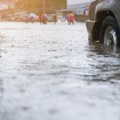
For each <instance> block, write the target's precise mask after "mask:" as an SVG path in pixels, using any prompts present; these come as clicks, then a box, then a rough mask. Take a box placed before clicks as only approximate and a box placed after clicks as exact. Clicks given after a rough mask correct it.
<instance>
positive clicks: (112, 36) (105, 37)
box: [100, 16, 120, 46]
mask: <svg viewBox="0 0 120 120" xmlns="http://www.w3.org/2000/svg"><path fill="white" fill-rule="evenodd" d="M119 39H120V30H119V27H118V25H117V22H116V20H115V18H113V17H111V16H108V17H106V18H105V19H104V21H103V23H102V26H101V30H100V42H102V43H104V45H107V46H111V45H112V46H117V45H119V46H120V40H119Z"/></svg>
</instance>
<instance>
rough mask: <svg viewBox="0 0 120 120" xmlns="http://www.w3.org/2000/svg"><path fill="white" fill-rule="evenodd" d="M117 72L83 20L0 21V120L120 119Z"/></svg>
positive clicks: (113, 51) (118, 66)
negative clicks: (92, 38) (77, 21)
mask: <svg viewBox="0 0 120 120" xmlns="http://www.w3.org/2000/svg"><path fill="white" fill-rule="evenodd" d="M119 73H120V49H119V48H112V47H105V46H103V45H102V44H100V43H98V42H89V41H88V38H87V31H86V27H85V23H76V24H75V25H67V24H65V23H57V24H56V25H54V24H53V23H49V24H47V25H40V24H39V23H34V24H31V23H29V24H26V23H12V22H11V23H7V22H1V23H0V120H119V119H120V114H119V113H120V74H119Z"/></svg>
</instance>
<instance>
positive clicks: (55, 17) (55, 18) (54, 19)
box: [53, 14, 57, 24]
mask: <svg viewBox="0 0 120 120" xmlns="http://www.w3.org/2000/svg"><path fill="white" fill-rule="evenodd" d="M53 22H54V24H56V22H57V16H56V14H54V15H53Z"/></svg>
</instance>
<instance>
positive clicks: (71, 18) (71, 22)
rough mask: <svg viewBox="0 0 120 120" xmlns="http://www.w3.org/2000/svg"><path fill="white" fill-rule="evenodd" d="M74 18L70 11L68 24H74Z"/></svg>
mask: <svg viewBox="0 0 120 120" xmlns="http://www.w3.org/2000/svg"><path fill="white" fill-rule="evenodd" d="M74 20H75V16H74V13H73V12H71V13H70V24H74Z"/></svg>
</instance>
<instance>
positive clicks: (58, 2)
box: [16, 0, 67, 12]
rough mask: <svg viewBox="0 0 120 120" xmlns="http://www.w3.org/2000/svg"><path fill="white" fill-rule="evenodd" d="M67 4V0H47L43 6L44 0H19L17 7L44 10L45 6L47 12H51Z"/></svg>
mask: <svg viewBox="0 0 120 120" xmlns="http://www.w3.org/2000/svg"><path fill="white" fill-rule="evenodd" d="M66 4H67V2H66V0H45V6H43V0H18V1H17V2H16V8H19V9H23V10H26V11H43V8H45V9H46V11H47V12H50V11H55V10H58V9H62V8H66Z"/></svg>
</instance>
